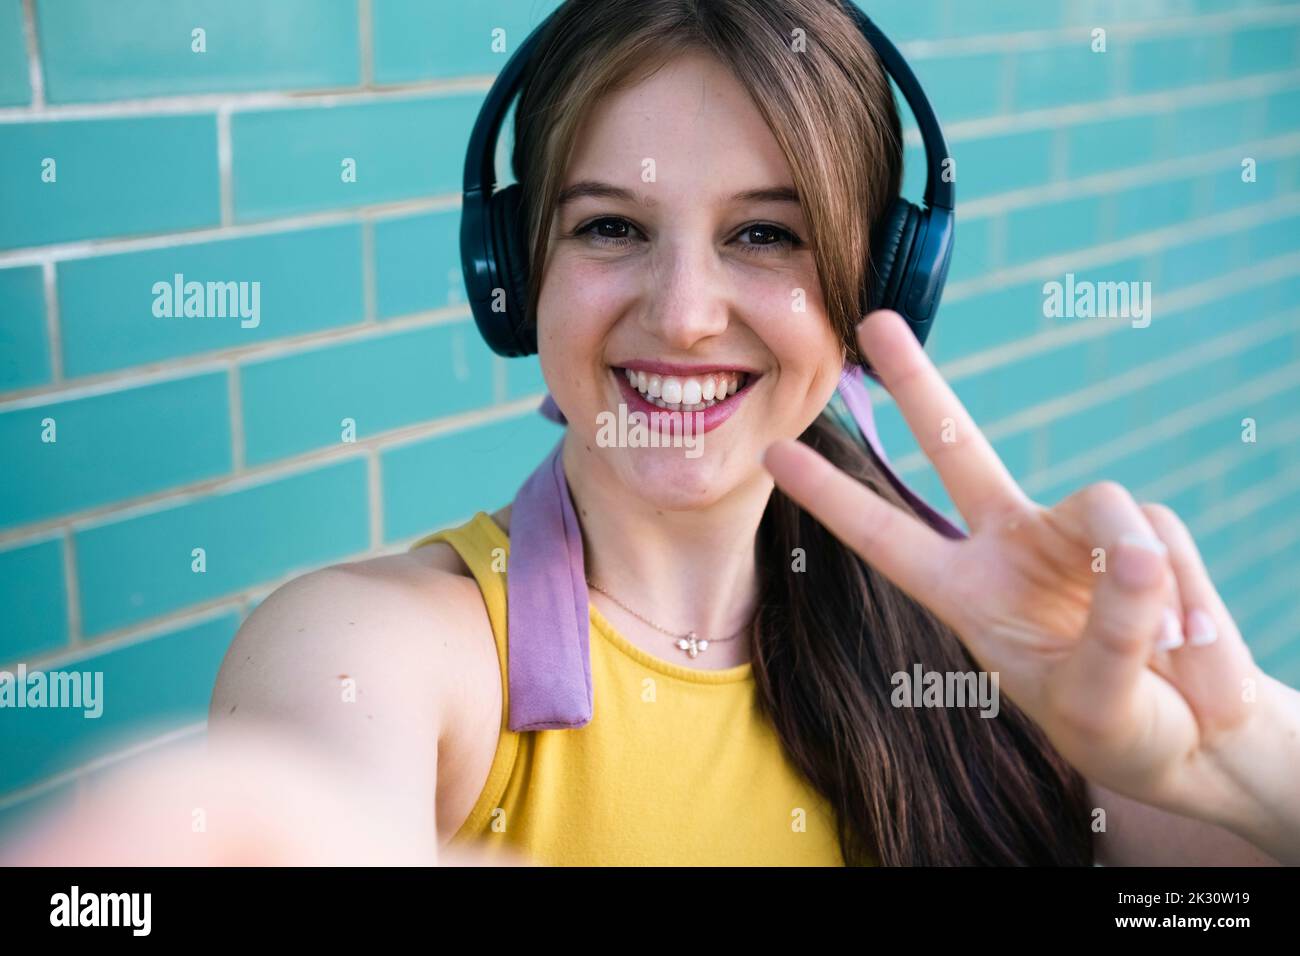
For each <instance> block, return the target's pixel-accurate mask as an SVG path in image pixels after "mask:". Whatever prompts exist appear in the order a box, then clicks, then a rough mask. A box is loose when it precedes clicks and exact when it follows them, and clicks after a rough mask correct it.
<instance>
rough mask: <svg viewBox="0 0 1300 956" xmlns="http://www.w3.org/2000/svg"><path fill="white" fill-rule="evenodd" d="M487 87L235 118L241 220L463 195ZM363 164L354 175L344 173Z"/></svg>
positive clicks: (233, 132)
mask: <svg viewBox="0 0 1300 956" xmlns="http://www.w3.org/2000/svg"><path fill="white" fill-rule="evenodd" d="M482 101H483V94H482V93H481V92H469V93H448V94H446V95H444V96H423V97H416V98H410V99H400V100H383V101H374V102H366V103H352V104H347V105H342V106H334V107H330V108H324V107H319V106H310V107H304V108H302V109H277V110H255V111H248V112H240V113H235V114H234V115H233V116H232V117H231V120H230V130H231V139H232V141H233V152H234V183H235V215H236V218H238V219H240V220H252V219H265V218H269V217H272V216H286V215H290V214H293V213H302V212H311V211H314V210H319V209H334V208H341V207H347V206H359V205H362V204H366V203H381V202H395V201H397V200H401V199H414V198H417V197H420V196H432V195H437V194H440V193H449V192H459V191H460V189H461V187H462V185H463V180H462V175H463V173H464V165H465V153H464V148H463V146H462V147H458V148H457V149H448V148H447V144H448V143H462V144H463V143H464V142H466V140H468V138H469V131H470V129H471V128H472V127H473V125H474V119H475V117H476V116H477V114H478V108H479V106H480V104H481V103H482ZM347 160H351V161H353V162H354V163H355V174H356V175H355V181H348V179H349V178H350V176H345V173H348V171H349V170H350V169H351V167H350V166H345V161H347Z"/></svg>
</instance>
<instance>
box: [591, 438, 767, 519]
mask: <svg viewBox="0 0 1300 956" xmlns="http://www.w3.org/2000/svg"><path fill="white" fill-rule="evenodd" d="M615 454H616V455H617V456H618V457H617V459H616V461H614V462H611V464H613V465H614V468H615V471H616V472H617V473H618V475H619V477H620V478H621V479H622V482H623V484H624V485H626V486H627V489H628V493H629V494H632V495H635V496H636V497H638V498H641V499H643V500H644V501H646V502H648V503H649V504H651V505H652V506H654V507H655V508H658V509H660V510H665V511H691V510H695V509H700V508H707V507H708V506H710V505H712V504H714V503H715V502H717V501H719V500H721V499H722V498H724V497H726V495H727V494H728V493H729V492H731V491H733V490H734V487H735V485H736V484H737V483H738V482H739V481H741V480H743V478H742V476H740V475H738V474H733V473H732V472H733V471H734V469H733V468H731V467H729V466H728V461H730V462H732V463H733V464H734V462H735V458H734V456H730V455H726V454H723V453H722V450H721V449H720V448H719V449H717V451H715V452H713V453H712V454H710V453H708V452H706V453H704V454H701V455H699V456H698V457H694V458H691V457H687V454H686V450H685V449H682V448H620V449H618V450H617V451H616V452H615Z"/></svg>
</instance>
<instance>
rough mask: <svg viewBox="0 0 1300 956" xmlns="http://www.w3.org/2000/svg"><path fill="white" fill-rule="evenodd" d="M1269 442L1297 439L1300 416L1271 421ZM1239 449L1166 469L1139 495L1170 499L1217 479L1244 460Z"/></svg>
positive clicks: (1293, 440) (1286, 441) (1299, 437)
mask: <svg viewBox="0 0 1300 956" xmlns="http://www.w3.org/2000/svg"><path fill="white" fill-rule="evenodd" d="M1268 435H1269V442H1270V444H1272V443H1281V444H1289V443H1293V442H1295V441H1297V440H1300V416H1296V417H1294V418H1287V419H1283V420H1282V421H1281V422H1272V423H1270V425H1269V432H1268ZM1244 460H1245V459H1243V457H1242V454H1241V452H1240V450H1238V449H1235V448H1234V449H1232V450H1230V451H1222V452H1219V453H1218V454H1217V455H1212V456H1210V457H1208V458H1198V459H1196V460H1195V461H1192V462H1190V463H1189V464H1187V465H1184V466H1183V467H1182V468H1179V469H1178V470H1177V471H1169V472H1165V473H1164V474H1163V475H1161V476H1160V477H1159V478H1157V479H1156V480H1155V481H1152V482H1148V483H1147V484H1145V485H1143V486H1142V488H1141V492H1142V494H1143V495H1144V496H1145V497H1147V498H1149V499H1155V500H1162V499H1165V498H1172V497H1173V496H1174V495H1177V494H1180V493H1181V492H1183V491H1186V490H1187V489H1188V488H1192V487H1195V486H1196V485H1200V484H1204V483H1205V482H1206V481H1207V480H1208V479H1209V478H1218V477H1220V476H1222V475H1224V474H1226V473H1228V472H1229V471H1231V470H1232V469H1233V468H1235V467H1237V466H1238V465H1241V464H1242V463H1243V462H1244Z"/></svg>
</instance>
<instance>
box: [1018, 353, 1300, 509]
mask: <svg viewBox="0 0 1300 956" xmlns="http://www.w3.org/2000/svg"><path fill="white" fill-rule="evenodd" d="M1298 370H1300V369H1297V367H1296V366H1287V367H1284V368H1282V369H1280V370H1278V371H1276V372H1274V373H1272V374H1270V375H1267V376H1265V377H1262V378H1258V379H1255V380H1254V381H1253V382H1249V383H1247V384H1246V385H1242V386H1240V387H1239V388H1237V389H1235V390H1233V391H1231V392H1222V393H1219V394H1218V395H1215V396H1214V397H1212V398H1211V399H1209V400H1208V401H1205V402H1201V403H1200V404H1198V405H1192V406H1189V407H1187V408H1182V409H1179V410H1178V411H1177V412H1175V413H1173V414H1171V415H1168V416H1166V417H1165V418H1164V419H1162V420H1161V421H1159V422H1156V423H1153V424H1151V425H1148V426H1146V427H1145V428H1142V429H1138V430H1136V431H1131V432H1129V433H1128V434H1126V435H1125V436H1124V437H1123V438H1120V439H1118V440H1116V441H1114V442H1111V443H1110V444H1107V445H1102V446H1100V447H1097V448H1092V449H1089V451H1088V452H1087V453H1086V454H1084V455H1081V456H1078V457H1076V458H1071V459H1067V460H1066V461H1063V462H1060V463H1059V464H1057V465H1055V466H1054V467H1052V468H1051V469H1049V470H1048V471H1045V472H1039V473H1038V474H1036V475H1034V476H1033V477H1032V478H1031V479H1029V480H1026V481H1025V482H1024V487H1025V491H1027V492H1029V493H1030V494H1033V493H1035V492H1036V491H1040V490H1042V489H1044V488H1050V487H1051V486H1052V485H1055V484H1058V483H1059V482H1062V481H1065V480H1067V479H1069V478H1079V477H1085V476H1087V475H1088V474H1091V473H1092V472H1094V471H1096V470H1097V469H1098V468H1100V467H1102V466H1103V465H1106V464H1109V463H1110V462H1113V461H1115V460H1117V459H1122V458H1125V457H1127V456H1128V455H1130V454H1132V453H1133V452H1137V451H1142V450H1143V449H1145V448H1146V447H1147V446H1149V445H1151V444H1153V443H1155V442H1158V441H1161V440H1163V439H1166V438H1170V437H1173V436H1176V435H1178V434H1181V433H1182V432H1183V431H1186V430H1187V429H1188V428H1190V427H1194V426H1197V425H1203V424H1204V423H1205V422H1208V421H1212V420H1213V419H1215V418H1216V417H1218V416H1220V415H1221V414H1222V413H1223V407H1224V405H1225V404H1227V403H1229V402H1247V401H1257V400H1261V399H1266V398H1269V397H1271V396H1273V395H1276V394H1277V393H1278V392H1284V391H1287V390H1288V389H1291V388H1295V387H1296V385H1298V384H1300V375H1297V371H1298ZM1094 404H1095V402H1094Z"/></svg>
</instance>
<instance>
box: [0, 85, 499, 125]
mask: <svg viewBox="0 0 1300 956" xmlns="http://www.w3.org/2000/svg"><path fill="white" fill-rule="evenodd" d="M495 79H496V77H495V76H494V75H471V76H462V77H457V78H455V79H439V80H428V81H420V82H416V83H393V84H389V85H385V86H376V87H374V88H373V89H369V90H365V89H361V88H359V87H321V88H315V89H304V90H294V91H278V90H277V91H268V92H260V93H194V94H185V95H182V96H157V97H148V98H143V99H134V100H130V99H127V100H116V101H114V102H111V103H70V104H68V105H66V106H45V107H43V108H41V109H33V108H31V107H26V106H15V107H5V108H3V109H0V124H3V123H45V122H53V121H58V120H74V119H109V118H121V117H128V116H174V115H177V114H184V113H207V112H212V111H213V110H216V109H220V108H222V107H225V108H227V109H230V110H232V111H235V112H242V111H245V110H277V109H302V108H308V107H322V108H329V107H332V106H360V105H363V104H366V103H379V102H397V101H403V100H415V99H424V98H429V99H433V98H435V97H439V96H458V95H462V94H467V93H483V92H486V91H487V90H489V89H490V88H491V87H492V83H493V82H494V81H495Z"/></svg>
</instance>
